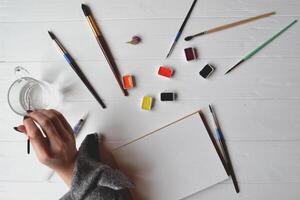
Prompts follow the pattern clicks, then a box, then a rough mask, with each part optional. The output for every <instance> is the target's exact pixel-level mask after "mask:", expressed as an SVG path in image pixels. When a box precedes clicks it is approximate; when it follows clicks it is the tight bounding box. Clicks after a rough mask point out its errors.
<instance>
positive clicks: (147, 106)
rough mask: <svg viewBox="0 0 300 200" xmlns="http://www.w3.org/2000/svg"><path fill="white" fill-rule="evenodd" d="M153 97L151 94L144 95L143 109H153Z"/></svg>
mask: <svg viewBox="0 0 300 200" xmlns="http://www.w3.org/2000/svg"><path fill="white" fill-rule="evenodd" d="M152 102H153V98H152V97H150V96H144V98H143V101H142V109H143V110H151V109H152Z"/></svg>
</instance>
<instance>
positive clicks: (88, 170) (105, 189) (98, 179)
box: [60, 134, 133, 200]
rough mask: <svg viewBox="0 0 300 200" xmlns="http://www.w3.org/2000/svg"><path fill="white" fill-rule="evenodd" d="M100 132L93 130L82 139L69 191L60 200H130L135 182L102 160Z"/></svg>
mask: <svg viewBox="0 0 300 200" xmlns="http://www.w3.org/2000/svg"><path fill="white" fill-rule="evenodd" d="M98 145H99V144H98V135H97V134H90V135H88V136H87V137H86V138H85V139H84V141H83V142H82V144H81V146H80V148H79V153H78V157H77V160H76V163H75V169H74V175H73V181H72V186H71V189H70V191H69V192H68V193H67V194H65V195H64V196H63V197H62V198H61V199H60V200H130V199H131V197H130V193H129V191H128V188H130V187H132V186H133V184H132V183H131V182H130V180H129V179H128V178H127V177H126V176H125V175H124V174H123V173H122V172H120V171H119V170H115V169H112V168H110V167H109V166H107V165H104V164H102V163H101V161H100V155H99V146H98Z"/></svg>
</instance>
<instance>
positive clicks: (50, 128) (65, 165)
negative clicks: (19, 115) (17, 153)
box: [17, 109, 77, 186]
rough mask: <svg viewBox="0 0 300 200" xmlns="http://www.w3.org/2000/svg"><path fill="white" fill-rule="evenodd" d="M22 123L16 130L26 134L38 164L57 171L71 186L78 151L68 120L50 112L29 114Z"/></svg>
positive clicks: (42, 111) (41, 111) (59, 114)
mask: <svg viewBox="0 0 300 200" xmlns="http://www.w3.org/2000/svg"><path fill="white" fill-rule="evenodd" d="M23 123H24V125H21V126H18V127H17V129H18V130H19V131H20V132H23V133H26V134H27V136H28V138H29V139H30V142H31V144H32V146H33V148H34V151H35V153H36V155H37V157H38V159H39V161H40V162H41V163H43V164H45V165H47V166H48V167H50V168H52V169H53V170H54V171H56V172H57V173H58V175H59V176H60V177H61V178H62V179H63V180H64V182H65V183H66V184H67V185H68V186H70V185H71V182H72V177H73V170H74V164H75V160H76V155H77V149H76V146H75V137H74V133H73V130H72V128H71V127H70V125H69V123H68V122H67V120H66V119H65V118H64V116H63V115H62V114H61V113H59V112H58V111H56V110H52V109H51V110H37V111H33V112H32V111H29V112H28V114H27V116H25V117H24V120H23ZM36 123H37V124H38V125H39V126H40V127H41V129H42V130H43V131H41V130H40V129H39V128H38V126H37V125H36ZM42 132H43V133H44V134H45V136H44V135H43V133H42Z"/></svg>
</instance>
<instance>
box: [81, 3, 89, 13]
mask: <svg viewBox="0 0 300 200" xmlns="http://www.w3.org/2000/svg"><path fill="white" fill-rule="evenodd" d="M81 8H82V11H83V13H84V15H85V16H89V15H91V11H90V8H89V7H88V6H87V5H85V4H81Z"/></svg>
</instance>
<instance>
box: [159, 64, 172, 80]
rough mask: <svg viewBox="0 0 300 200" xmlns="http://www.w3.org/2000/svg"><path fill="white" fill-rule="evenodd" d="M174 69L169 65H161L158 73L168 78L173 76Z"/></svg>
mask: <svg viewBox="0 0 300 200" xmlns="http://www.w3.org/2000/svg"><path fill="white" fill-rule="evenodd" d="M173 72H174V71H173V69H172V68H168V67H164V66H160V67H159V69H158V74H159V75H161V76H164V77H167V78H171V77H172V76H173Z"/></svg>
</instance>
